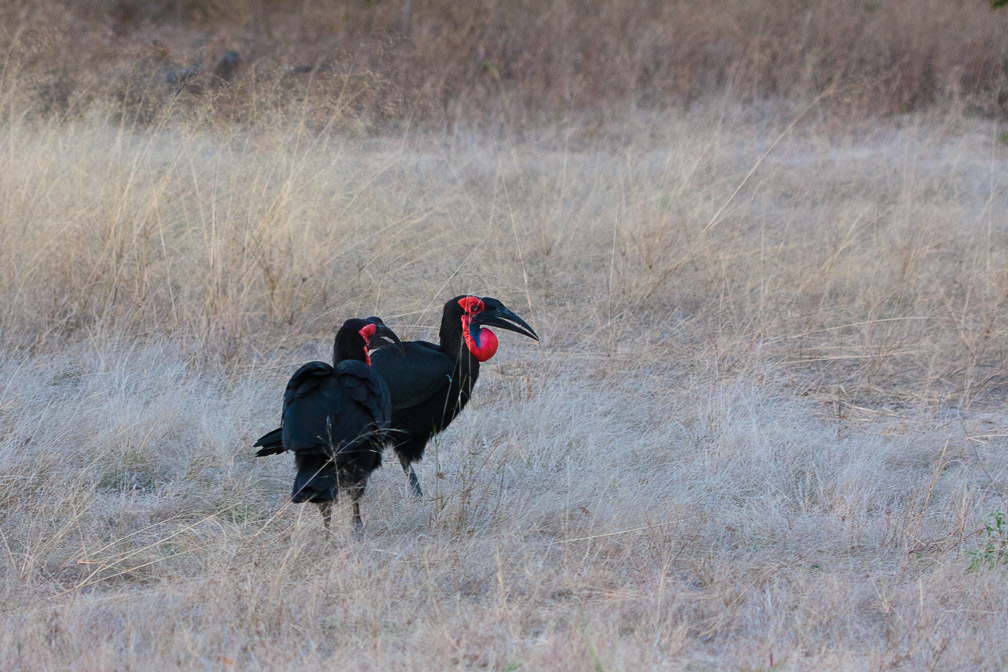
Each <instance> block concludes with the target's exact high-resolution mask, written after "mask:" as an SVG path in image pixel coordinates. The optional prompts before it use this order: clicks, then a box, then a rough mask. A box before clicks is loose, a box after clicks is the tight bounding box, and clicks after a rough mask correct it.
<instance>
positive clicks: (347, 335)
mask: <svg viewBox="0 0 1008 672" xmlns="http://www.w3.org/2000/svg"><path fill="white" fill-rule="evenodd" d="M348 359H355V360H357V361H358V362H364V363H365V364H368V365H370V364H371V362H370V361H369V359H368V355H367V343H365V342H364V339H363V338H361V335H360V334H359V333H358V332H356V331H354V330H353V329H340V330H339V331H338V332H336V341H335V342H334V343H333V366H336V365H337V364H339V363H340V362H343V361H346V360H348Z"/></svg>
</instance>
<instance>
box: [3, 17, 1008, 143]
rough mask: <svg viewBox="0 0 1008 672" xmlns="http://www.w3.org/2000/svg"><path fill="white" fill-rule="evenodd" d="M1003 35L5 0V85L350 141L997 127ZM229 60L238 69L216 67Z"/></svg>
mask: <svg viewBox="0 0 1008 672" xmlns="http://www.w3.org/2000/svg"><path fill="white" fill-rule="evenodd" d="M1006 35H1008V12H1005V11H1000V12H992V11H991V10H990V7H989V4H988V2H987V1H985V0H963V1H960V2H948V1H947V0H902V1H900V2H876V1H873V0H872V1H861V0H858V1H855V2H844V3H837V2H832V1H830V0H776V1H774V2H766V0H731V1H730V2H718V3H697V2H683V1H679V2H672V1H669V0H643V1H641V0H603V1H602V2H598V1H597V0H559V1H555V2H549V3H541V2H530V1H529V0H484V1H482V2H457V1H455V0H382V1H381V2H378V1H375V2H370V1H365V0H353V1H349V2H329V1H327V0H299V1H298V2H296V3H291V2H275V1H270V0H74V1H68V0H7V2H5V3H4V4H3V5H2V6H0V71H2V72H3V75H4V80H5V82H4V85H5V88H10V87H11V86H12V82H13V81H14V80H16V81H17V85H18V87H19V88H21V89H23V90H24V91H25V92H26V93H28V94H29V95H30V96H31V98H32V100H33V106H32V110H33V113H35V114H38V113H43V114H57V115H62V116H69V117H74V116H76V115H79V114H80V113H81V111H82V110H86V109H87V108H88V107H90V106H91V105H93V104H95V103H96V102H101V103H102V104H105V105H108V106H109V107H110V108H111V109H112V110H113V111H114V112H115V113H117V114H121V115H123V116H125V117H127V118H128V119H130V120H131V121H132V120H139V121H140V122H142V123H151V122H152V121H153V120H154V119H156V118H157V117H158V116H159V115H161V114H165V113H178V110H177V108H178V107H179V106H181V107H182V108H183V109H184V110H186V111H187V112H189V113H198V112H200V111H203V110H205V109H206V108H205V107H204V104H205V103H206V102H207V101H213V102H214V106H213V108H212V109H213V110H214V112H213V117H214V118H213V119H212V121H215V122H225V123H226V122H230V121H235V120H238V121H240V122H241V123H244V124H256V123H261V121H262V113H263V109H264V108H269V107H271V106H274V105H280V106H282V107H286V106H289V105H290V104H291V103H292V102H294V103H295V104H297V103H300V101H303V100H306V99H307V100H311V101H312V107H313V109H315V110H316V112H317V114H318V115H319V117H320V118H321V119H322V121H321V122H320V123H322V124H325V123H329V122H330V121H331V120H332V119H333V118H337V119H338V120H339V123H340V124H341V125H342V126H343V128H344V129H345V130H355V131H358V132H359V131H374V130H375V129H387V128H389V127H390V126H391V127H395V126H397V125H401V124H404V123H410V124H416V123H425V124H432V125H438V126H439V127H441V126H444V127H449V128H450V127H451V126H452V125H454V124H456V123H466V124H472V123H479V124H486V123H495V124H503V125H506V126H508V127H511V128H518V129H524V128H528V127H529V126H530V125H531V126H532V127H537V126H538V125H539V124H540V123H541V120H542V119H546V120H550V119H557V118H567V117H568V116H569V115H571V114H577V113H579V112H581V111H583V110H586V109H588V110H592V111H593V112H594V113H596V114H602V115H606V116H615V117H616V118H621V117H622V116H623V115H625V114H626V113H627V111H628V110H634V109H637V108H644V109H656V108H657V109H660V108H662V107H664V106H667V105H677V106H682V107H686V108H688V107H690V106H691V105H693V104H696V103H697V102H701V101H703V100H704V99H706V98H707V97H708V96H709V95H710V94H711V92H725V93H726V94H727V95H729V96H730V97H732V98H733V99H735V100H739V101H743V102H751V101H758V100H764V99H767V98H771V99H776V98H779V97H786V98H802V97H809V96H814V95H816V94H818V93H819V92H820V91H822V90H824V89H826V88H827V87H835V88H836V90H837V92H838V95H837V96H835V97H834V98H833V99H832V101H831V106H832V107H833V108H834V109H851V108H853V109H857V110H865V109H867V110H871V111H875V112H885V113H890V112H896V113H904V112H907V111H920V110H927V109H931V108H932V107H934V106H939V107H949V106H952V107H965V108H967V109H969V110H971V111H973V112H980V113H982V114H984V115H988V116H997V115H1000V116H1004V115H1005V114H1008V107H1006V105H1008V102H1006V97H1008V69H1006V65H1005V64H1006V62H1008V38H1006ZM230 50H235V51H237V52H238V53H239V55H240V59H239V62H238V64H237V67H236V68H230V67H225V68H223V69H219V68H218V63H219V61H220V59H221V58H222V57H223V56H224V54H226V53H227V52H228V51H230ZM194 65H195V66H203V71H202V72H201V73H199V74H198V75H194V76H193V77H191V78H189V79H186V81H184V82H182V81H181V80H179V79H177V78H173V76H172V74H173V73H174V74H179V73H182V72H185V71H186V69H187V68H191V67H192V66H194ZM218 75H220V76H218ZM276 90H279V91H283V92H284V95H283V96H280V97H277V96H274V95H269V94H271V93H272V92H273V91H276Z"/></svg>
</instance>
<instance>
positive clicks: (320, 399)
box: [281, 362, 344, 453]
mask: <svg viewBox="0 0 1008 672" xmlns="http://www.w3.org/2000/svg"><path fill="white" fill-rule="evenodd" d="M335 374H336V372H335V370H334V369H333V367H332V366H330V365H329V364H326V363H325V362H308V363H307V364H305V365H304V366H302V367H301V368H300V369H298V370H297V371H295V372H294V375H293V376H291V379H290V381H289V382H288V383H287V389H286V390H284V401H283V415H282V416H281V425H282V427H281V430H282V434H283V449H284V450H290V451H294V452H299V453H320V452H321V453H327V452H329V450H328V449H329V446H331V445H334V444H335V443H337V442H338V439H339V435H340V432H339V428H338V427H337V426H336V425H335V424H334V420H336V419H338V417H339V415H340V407H341V406H342V405H343V404H342V402H343V396H344V394H343V391H342V390H341V389H340V386H339V379H338V378H337V376H336V375H335Z"/></svg>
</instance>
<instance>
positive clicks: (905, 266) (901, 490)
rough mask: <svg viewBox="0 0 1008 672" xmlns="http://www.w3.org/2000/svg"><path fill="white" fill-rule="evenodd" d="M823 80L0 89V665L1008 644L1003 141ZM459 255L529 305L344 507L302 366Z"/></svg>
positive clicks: (375, 660) (445, 286) (508, 664)
mask: <svg viewBox="0 0 1008 672" xmlns="http://www.w3.org/2000/svg"><path fill="white" fill-rule="evenodd" d="M801 112H802V108H794V109H791V108H788V107H787V106H783V105H781V106H771V105H765V106H749V107H747V108H745V109H743V108H741V107H738V106H736V105H735V104H733V103H730V102H725V103H720V102H717V101H713V100H711V101H709V102H708V103H706V104H705V105H696V106H693V107H692V108H691V110H690V111H689V112H669V113H665V114H648V113H645V112H636V113H631V114H628V115H627V116H626V117H625V118H624V120H623V121H622V122H621V123H620V124H614V123H607V124H604V125H598V124H596V123H594V122H592V121H591V120H590V119H585V120H582V121H578V120H577V119H573V120H567V121H565V122H564V123H563V124H561V125H558V126H557V127H549V126H548V125H543V126H542V127H539V128H537V129H535V130H526V131H524V132H522V133H511V132H499V133H493V132H489V131H470V130H466V129H465V128H464V127H459V128H457V129H455V130H454V131H451V132H445V133H441V132H438V133H434V132H431V133H406V132H403V133H400V134H398V135H388V136H383V137H370V138H368V137H345V136H342V135H339V134H335V133H318V132H315V130H313V129H310V128H307V127H305V126H303V125H299V123H298V118H297V116H296V115H293V116H289V117H287V118H285V119H284V120H278V121H275V123H274V122H271V123H269V124H262V125H260V126H258V127H242V126H231V127H216V126H213V127H205V126H196V127H193V126H189V125H187V124H185V123H182V122H164V123H162V124H155V125H153V126H150V127H143V128H139V127H137V128H134V127H131V126H128V125H116V124H115V123H112V122H110V121H109V120H108V119H107V118H106V117H105V116H104V115H102V114H97V113H87V114H82V115H80V116H77V117H73V118H64V119H62V120H59V119H56V118H51V119H50V120H45V118H39V117H35V116H31V115H24V116H18V115H7V117H6V118H7V121H6V122H5V123H4V125H3V127H2V136H3V139H2V141H0V151H2V152H3V154H4V157H3V161H4V164H5V166H6V168H5V170H4V171H2V172H0V239H2V241H3V244H2V245H0V618H2V620H3V628H2V632H0V668H2V669H4V670H35V669H45V670H60V669H74V670H111V669H115V670H155V669H184V670H194V669H196V670H232V669H234V670H245V669H290V670H300V669H311V668H315V669H333V670H335V669H362V670H400V669H401V670H406V669H408V670H446V669H458V670H477V669H489V670H585V669H596V670H643V669H669V670H696V671H700V670H767V669H774V670H812V669H815V670H887V669H898V670H921V669H940V670H952V669H959V670H980V669H986V670H998V669H1005V668H1006V667H1008V645H1006V643H1005V642H1006V639H1005V633H1006V632H1008V564H1004V563H1001V562H999V561H998V560H999V559H1000V558H1003V556H998V555H997V553H996V547H997V544H998V543H1000V542H1001V541H1003V540H1004V536H999V534H998V533H997V532H996V531H995V532H991V533H987V532H984V531H982V530H981V528H982V527H983V525H984V523H985V521H986V520H987V516H988V514H991V513H993V512H996V511H999V510H1000V511H1005V510H1006V508H1008V503H1006V492H1008V452H1006V446H1008V443H1006V439H1005V437H1006V435H1008V413H1006V409H1005V399H1006V395H1005V393H1006V391H1008V378H1006V373H1008V371H1006V362H1008V359H1006V347H1008V324H1006V322H1005V317H1006V308H1008V263H1006V262H1008V259H1006V257H1008V228H1006V224H1008V219H1006V214H1005V213H1006V212H1008V149H1006V147H1005V145H1004V144H1002V143H999V142H998V131H999V128H998V127H997V126H996V125H995V124H994V123H993V122H984V121H976V120H969V119H967V118H965V117H963V116H961V115H958V114H949V115H945V114H941V115H939V114H934V115H931V116H916V117H898V118H893V119H891V120H890V121H887V122H864V123H859V122H855V121H850V122H843V123H841V122H839V121H837V120H836V119H834V118H831V117H829V116H821V115H820V112H821V109H820V108H819V107H818V106H813V107H812V108H811V109H810V110H808V111H807V113H806V114H805V115H804V116H802V117H801V119H800V120H799V122H798V123H797V124H796V125H794V126H793V127H791V128H790V129H789V130H786V129H788V126H789V124H790V123H791V122H792V121H793V120H795V119H796V117H797V116H798V115H799V114H800V113H801ZM785 130H786V132H784V131H785ZM782 132H783V133H782ZM462 292H472V293H480V294H487V295H492V296H496V297H498V298H500V299H502V300H503V301H504V302H505V303H507V304H508V305H509V306H510V307H512V308H513V309H515V310H516V312H518V313H520V314H522V315H523V316H524V317H526V318H528V320H529V322H530V323H532V324H533V325H534V326H535V328H536V329H537V330H538V332H539V333H540V335H541V336H542V344H541V345H540V346H538V347H537V346H535V344H533V343H531V342H528V341H526V340H525V339H521V338H519V337H516V336H513V335H509V334H507V333H504V334H502V335H501V347H500V351H499V353H498V354H497V356H496V358H495V359H494V360H493V361H492V362H490V363H489V364H488V365H487V366H486V367H485V369H484V374H483V376H482V377H481V379H480V381H479V383H478V386H477V390H476V394H475V397H474V401H473V403H472V404H471V405H470V407H469V409H468V410H467V411H466V412H465V413H464V414H463V415H462V416H461V418H460V419H459V420H457V421H456V422H455V424H453V425H452V427H451V428H450V430H449V431H447V432H445V433H444V434H443V435H442V436H440V437H439V440H438V441H437V442H435V443H434V444H433V445H432V446H431V447H430V448H429V451H428V456H427V458H426V459H425V460H424V462H422V463H421V465H420V467H419V469H418V471H419V476H420V478H421V481H422V482H423V484H424V487H425V491H426V498H425V499H424V501H422V502H421V503H414V502H413V501H411V500H410V499H409V498H408V497H407V496H406V482H405V479H404V477H403V475H402V473H401V471H400V470H399V468H398V465H392V464H387V465H386V467H385V468H383V469H381V470H380V471H379V472H377V473H376V475H375V477H374V478H373V479H372V482H371V485H370V487H369V490H368V493H367V496H366V498H365V501H364V511H363V512H364V517H365V522H366V524H367V530H366V534H365V536H364V538H363V539H362V540H354V539H353V538H352V537H351V536H350V534H349V523H348V519H349V512H348V510H347V508H346V506H345V505H344V506H341V507H340V508H339V509H338V512H337V520H338V521H339V522H340V525H338V526H337V528H336V531H335V534H334V535H333V537H332V538H331V539H329V538H326V537H325V536H323V534H322V526H321V519H320V517H319V516H318V513H317V512H316V510H315V509H311V508H307V507H297V506H293V505H290V504H289V503H287V501H286V496H287V494H288V491H289V487H290V480H291V476H292V473H293V465H292V464H291V463H290V461H289V460H287V459H282V458H278V459H272V460H259V461H257V460H254V459H253V458H252V451H251V450H250V445H251V443H252V441H253V440H254V439H255V438H256V437H257V436H258V435H259V434H260V433H262V432H264V431H266V430H268V429H271V428H272V427H274V426H275V425H276V423H277V421H278V415H279V406H280V396H281V390H282V388H283V385H284V383H285V381H286V378H287V376H288V375H289V374H290V373H291V372H292V371H293V370H294V369H295V368H296V367H297V366H298V365H299V364H301V363H302V362H305V361H308V360H310V359H315V358H325V357H326V356H327V353H328V352H329V348H330V339H331V336H332V333H333V331H334V329H335V327H336V326H337V325H338V324H339V323H340V322H341V321H342V320H343V319H344V318H346V317H349V316H353V315H368V314H379V315H381V316H383V317H384V318H385V321H386V322H387V323H388V324H389V325H390V326H392V327H393V328H395V329H396V330H397V331H398V333H399V334H400V335H401V336H403V337H411V338H415V337H426V338H430V337H432V336H434V335H435V325H436V323H437V321H438V319H439V316H438V311H439V307H440V305H441V304H442V303H443V302H444V300H445V299H446V298H448V297H450V296H453V295H455V294H458V293H462ZM388 461H389V462H394V460H388ZM988 544H993V546H988ZM985 549H986V551H985ZM977 559H979V560H980V562H979V566H976V567H975V568H974V569H972V570H971V569H970V565H971V563H973V564H974V565H976V564H977V563H976V562H975V561H976V560H977ZM988 561H989V562H988Z"/></svg>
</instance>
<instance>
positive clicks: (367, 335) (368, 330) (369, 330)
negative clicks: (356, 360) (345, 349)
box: [357, 324, 378, 366]
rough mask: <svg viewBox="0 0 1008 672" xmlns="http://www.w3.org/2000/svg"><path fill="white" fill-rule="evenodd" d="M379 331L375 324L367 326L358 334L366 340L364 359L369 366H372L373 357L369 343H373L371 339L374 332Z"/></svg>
mask: <svg viewBox="0 0 1008 672" xmlns="http://www.w3.org/2000/svg"><path fill="white" fill-rule="evenodd" d="M377 329H378V327H376V326H375V325H373V324H365V325H364V326H363V327H362V328H361V330H360V331H359V332H357V333H359V334H360V335H361V338H363V339H364V359H365V361H366V362H367V365H368V366H371V355H370V354H369V353H368V343H370V342H371V337H372V336H374V332H375V331H376V330H377Z"/></svg>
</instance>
